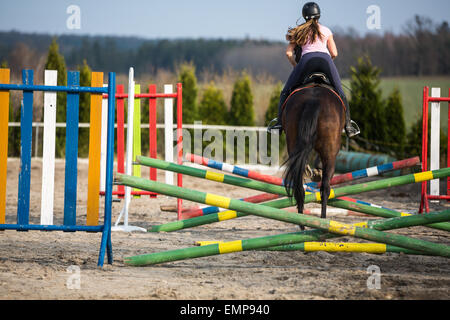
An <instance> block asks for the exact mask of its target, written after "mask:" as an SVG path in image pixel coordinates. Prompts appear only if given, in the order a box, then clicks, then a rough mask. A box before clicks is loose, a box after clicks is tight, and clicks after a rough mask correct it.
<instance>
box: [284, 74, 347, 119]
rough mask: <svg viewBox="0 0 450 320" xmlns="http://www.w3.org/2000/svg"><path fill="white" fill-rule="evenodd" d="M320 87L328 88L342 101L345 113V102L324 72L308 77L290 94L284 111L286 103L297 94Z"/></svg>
mask: <svg viewBox="0 0 450 320" xmlns="http://www.w3.org/2000/svg"><path fill="white" fill-rule="evenodd" d="M319 86H320V87H324V88H327V89H329V90H330V91H331V92H333V93H334V94H335V95H336V96H337V97H338V98H339V100H340V101H341V104H342V107H343V108H344V111H345V109H346V107H345V103H344V101H342V98H341V96H340V95H339V93H337V91H336V89H335V88H334V87H333V86H332V85H331V81H330V80H329V79H328V77H327V75H326V74H325V73H323V72H313V73H311V74H310V75H308V76H307V77H306V78H305V79H304V80H303V82H302V83H301V85H300V86H299V87H297V88H295V89H294V90H292V92H291V93H290V94H289V96H288V98H287V99H286V101H285V102H284V103H283V106H282V107H281V108H282V110H283V109H284V107H285V105H286V103H287V102H288V101H289V99H290V98H291V97H292V96H293V95H294V94H296V93H297V92H299V91H301V90H303V89H307V88H313V87H319Z"/></svg>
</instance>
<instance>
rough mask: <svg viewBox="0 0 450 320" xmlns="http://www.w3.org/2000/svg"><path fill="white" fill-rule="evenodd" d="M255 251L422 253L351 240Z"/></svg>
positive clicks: (292, 245) (309, 243) (204, 244)
mask: <svg viewBox="0 0 450 320" xmlns="http://www.w3.org/2000/svg"><path fill="white" fill-rule="evenodd" d="M223 242H224V241H197V242H196V245H200V246H206V245H210V244H215V243H223ZM256 251H303V252H315V251H325V252H365V253H386V252H395V253H405V254H415V255H423V253H422V252H420V251H414V250H409V249H404V248H400V247H396V246H391V245H388V244H384V243H351V242H317V241H312V242H302V243H293V244H287V245H284V246H276V247H269V248H262V249H256Z"/></svg>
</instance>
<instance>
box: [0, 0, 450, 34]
mask: <svg viewBox="0 0 450 320" xmlns="http://www.w3.org/2000/svg"><path fill="white" fill-rule="evenodd" d="M0 1H1V5H0V31H10V30H16V31H21V32H36V33H50V34H52V35H61V34H78V35H115V36H136V37H141V38H147V39H155V38H169V39H173V38H222V39H243V38H252V39H266V40H275V41H284V38H285V34H286V30H287V29H288V28H289V27H293V26H295V25H296V21H297V20H298V19H299V18H301V9H302V7H303V4H304V3H305V2H306V1H294V0H220V1H218V0H190V1H188V0H171V1H161V0H159V1H154V0H128V1H123V0H120V1H119V0H69V1H67V0H39V1H38V0H14V1H6V0H0ZM316 2H317V3H318V4H319V6H320V7H321V10H322V17H321V19H320V22H321V23H322V24H324V25H327V26H328V27H330V28H332V29H333V28H342V29H344V30H347V29H348V28H353V29H355V30H356V31H357V32H358V33H359V34H361V35H364V34H365V33H367V32H375V33H384V32H387V31H389V32H393V33H400V32H402V31H403V30H404V28H405V25H406V23H407V21H408V20H410V19H412V18H413V17H414V15H416V14H419V15H422V16H426V17H429V18H431V19H432V20H433V21H434V22H439V23H440V22H443V21H450V0H428V1H424V0H420V1H418V0H320V1H316ZM71 5H75V6H77V7H78V8H79V14H77V12H76V11H70V12H69V13H68V12H67V10H68V8H70V6H71ZM370 6H372V7H373V6H376V8H379V15H377V14H376V12H374V11H370V12H369V13H367V10H368V8H369V7H370ZM372 7H371V8H372ZM78 17H79V19H78V20H77V18H78ZM375 18H379V19H377V20H374V19H375ZM301 21H303V20H302V19H300V20H299V22H301ZM374 21H376V22H379V24H374ZM68 22H69V24H68ZM368 22H369V25H368ZM374 27H379V28H375V29H374Z"/></svg>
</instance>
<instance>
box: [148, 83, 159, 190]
mask: <svg viewBox="0 0 450 320" xmlns="http://www.w3.org/2000/svg"><path fill="white" fill-rule="evenodd" d="M148 93H149V94H156V85H155V84H151V85H149V86H148ZM148 122H149V130H148V131H149V156H150V158H153V159H156V158H157V156H158V152H157V139H156V98H149V101H148ZM150 180H153V181H156V180H157V172H156V168H150Z"/></svg>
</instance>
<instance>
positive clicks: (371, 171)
mask: <svg viewBox="0 0 450 320" xmlns="http://www.w3.org/2000/svg"><path fill="white" fill-rule="evenodd" d="M185 158H186V160H188V161H189V162H192V163H197V164H201V165H203V166H207V167H209V168H213V169H217V170H221V171H225V172H229V173H233V174H236V175H239V176H241V177H245V178H250V179H254V180H258V181H262V182H266V183H271V184H275V185H279V186H283V185H284V182H283V179H282V178H279V177H275V176H271V175H267V174H261V173H259V172H256V171H252V170H247V169H245V168H242V167H238V166H235V165H230V164H227V163H223V162H219V161H215V160H212V159H208V158H206V157H202V156H199V155H195V154H192V153H186V156H185ZM418 164H420V158H419V157H413V158H409V159H404V160H399V161H394V162H391V163H386V164H382V165H379V166H374V167H370V168H367V169H361V170H356V171H353V172H349V173H345V174H342V175H337V176H334V177H333V178H332V179H331V180H330V185H336V184H341V183H345V182H349V181H353V180H357V179H362V178H367V177H372V176H377V175H380V174H382V173H385V172H389V171H393V170H399V169H403V168H409V167H412V166H415V165H418ZM436 169H438V168H436ZM306 185H308V186H310V187H314V188H318V187H320V183H317V182H309V183H307V184H306Z"/></svg>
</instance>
